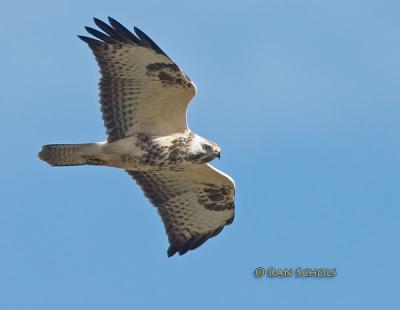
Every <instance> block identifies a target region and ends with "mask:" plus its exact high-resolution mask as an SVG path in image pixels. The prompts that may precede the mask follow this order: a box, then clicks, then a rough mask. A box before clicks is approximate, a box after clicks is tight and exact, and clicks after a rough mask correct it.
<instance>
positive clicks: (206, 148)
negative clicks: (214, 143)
mask: <svg viewBox="0 0 400 310" xmlns="http://www.w3.org/2000/svg"><path fill="white" fill-rule="evenodd" d="M203 149H204V151H207V152H209V151H211V149H212V148H211V145H208V144H203Z"/></svg>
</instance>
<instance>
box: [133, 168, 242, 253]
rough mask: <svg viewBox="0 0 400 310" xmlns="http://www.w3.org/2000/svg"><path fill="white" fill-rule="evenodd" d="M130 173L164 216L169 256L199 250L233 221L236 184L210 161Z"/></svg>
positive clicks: (162, 216)
mask: <svg viewBox="0 0 400 310" xmlns="http://www.w3.org/2000/svg"><path fill="white" fill-rule="evenodd" d="M127 172H128V173H129V174H130V175H131V176H132V177H133V179H134V180H136V182H137V183H138V184H139V185H140V187H141V188H142V190H143V191H144V193H145V195H146V197H147V198H149V200H150V201H151V202H152V203H153V205H154V206H155V207H157V209H158V213H159V214H160V215H161V218H162V220H163V222H164V226H165V230H166V232H167V234H168V239H169V243H170V247H169V249H168V256H172V255H174V254H175V253H176V252H178V253H179V254H180V255H182V254H185V253H186V252H187V251H189V250H194V249H196V248H197V247H199V246H200V245H202V244H203V243H204V242H206V241H207V240H208V239H209V238H211V237H214V236H216V235H217V234H218V233H220V232H221V230H222V229H223V228H224V226H225V225H229V224H231V223H232V221H233V218H234V207H235V204H234V195H235V184H234V182H233V180H232V179H231V178H230V177H229V176H227V175H225V174H224V173H222V172H221V171H219V170H217V169H215V168H214V167H212V166H211V165H209V164H203V165H191V166H188V167H187V168H186V169H185V170H174V171H171V170H159V171H127Z"/></svg>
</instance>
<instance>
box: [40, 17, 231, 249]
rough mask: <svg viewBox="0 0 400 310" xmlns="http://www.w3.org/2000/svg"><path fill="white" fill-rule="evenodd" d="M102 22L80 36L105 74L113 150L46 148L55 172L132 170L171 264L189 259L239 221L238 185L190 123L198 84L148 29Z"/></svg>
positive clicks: (103, 96)
mask: <svg viewBox="0 0 400 310" xmlns="http://www.w3.org/2000/svg"><path fill="white" fill-rule="evenodd" d="M108 21H109V24H107V23H105V22H103V21H101V20H99V19H97V18H95V19H94V22H95V24H96V25H97V26H98V28H99V29H100V30H102V31H99V30H96V29H94V28H90V27H85V28H86V30H87V32H88V33H89V34H91V35H92V36H93V37H95V38H92V37H86V36H79V38H80V39H82V40H83V41H84V42H86V43H87V44H88V45H89V47H90V49H91V50H92V52H93V54H94V56H95V58H96V61H97V63H98V65H99V67H100V73H101V78H100V83H99V86H100V104H101V112H102V114H103V120H104V125H105V127H106V130H107V135H108V139H107V141H106V142H99V143H86V144H51V145H44V146H43V147H42V150H41V152H40V153H39V158H40V159H42V160H43V161H45V162H47V163H48V164H50V165H52V166H75V165H100V166H110V167H116V168H121V169H124V170H126V172H127V173H128V174H129V175H130V176H131V177H132V178H133V179H134V180H135V181H136V182H137V184H138V185H139V186H140V187H141V188H142V190H143V192H144V194H145V196H146V197H147V198H148V199H149V200H150V202H151V203H152V204H153V205H154V206H155V207H156V208H157V210H158V213H159V214H160V216H161V218H162V220H163V222H164V226H165V230H166V233H167V235H168V240H169V243H170V246H169V248H168V252H167V254H168V256H172V255H174V254H175V253H179V254H180V255H182V254H185V253H186V252H187V251H189V250H194V249H196V248H197V247H199V246H200V245H202V244H203V243H204V242H206V241H207V240H208V239H209V238H211V237H214V236H215V235H217V234H218V233H220V232H221V230H222V229H223V227H224V226H225V225H229V224H231V223H232V221H233V218H234V195H235V183H234V181H233V180H232V178H230V177H229V176H228V175H226V174H224V173H223V172H221V171H219V170H217V169H216V168H214V167H213V166H211V165H210V164H208V162H210V161H211V160H213V159H214V158H215V157H219V156H220V150H221V149H220V147H219V146H218V145H217V144H216V143H214V142H212V141H210V140H208V139H205V138H202V137H200V136H199V135H197V134H195V133H193V132H192V131H191V130H190V129H189V127H188V125H187V122H186V112H187V108H188V105H189V101H190V100H191V98H192V97H193V96H194V95H195V94H196V86H195V84H194V83H193V82H192V81H191V80H190V78H189V77H188V76H187V75H186V74H185V73H183V71H182V70H181V69H180V68H179V67H178V66H177V65H176V64H175V63H174V62H173V61H172V60H171V58H169V57H168V56H167V54H165V53H164V52H163V51H162V50H161V48H159V47H158V46H157V45H156V44H155V43H154V42H153V40H151V39H150V38H149V37H148V36H147V35H146V34H144V33H143V32H142V31H141V30H140V29H138V28H136V27H135V28H134V32H135V34H133V33H132V32H130V31H129V30H128V29H127V28H125V27H124V26H123V25H121V24H120V23H119V22H117V21H116V20H115V19H113V18H110V17H109V18H108Z"/></svg>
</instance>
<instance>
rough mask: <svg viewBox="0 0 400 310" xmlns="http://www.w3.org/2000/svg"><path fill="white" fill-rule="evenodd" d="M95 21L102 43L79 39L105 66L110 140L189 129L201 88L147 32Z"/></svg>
mask: <svg viewBox="0 0 400 310" xmlns="http://www.w3.org/2000/svg"><path fill="white" fill-rule="evenodd" d="M108 20H109V22H110V25H108V24H106V23H104V22H102V21H101V20H99V19H97V18H95V19H94V22H95V24H96V25H97V26H98V27H99V28H100V29H101V30H102V31H103V32H101V31H98V30H96V29H93V28H90V27H86V30H87V31H88V32H89V33H90V34H91V35H93V36H94V37H96V39H93V38H89V37H85V36H79V38H81V39H82V40H83V41H85V42H86V43H87V44H88V45H89V47H90V48H91V49H92V51H93V54H94V55H95V57H96V60H97V63H98V64H99V67H100V73H101V79H100V83H99V85H100V103H101V111H102V112H103V119H104V125H105V127H106V129H107V134H108V141H110V142H112V141H115V140H118V139H121V138H124V137H127V136H130V135H133V134H135V133H145V134H151V135H170V134H173V133H176V132H183V131H184V130H186V129H187V124H186V110H187V107H188V104H189V101H190V99H191V98H192V97H193V96H194V95H195V94H196V87H195V85H194V84H193V82H192V81H191V80H190V79H189V77H187V76H186V75H185V74H184V73H183V72H182V71H181V70H180V68H179V67H178V66H177V65H176V64H175V63H174V62H173V61H172V60H171V59H170V58H169V57H168V56H167V55H166V54H165V53H164V52H163V51H162V50H161V49H160V48H159V47H158V46H157V45H156V44H155V43H154V42H153V41H152V40H151V39H150V38H149V37H148V36H147V35H146V34H144V33H143V32H142V31H141V30H139V29H138V28H136V27H135V28H134V30H135V34H136V35H134V34H133V33H132V32H130V31H129V30H128V29H126V28H125V27H124V26H122V25H121V24H120V23H119V22H117V21H116V20H114V19H112V18H110V17H109V18H108Z"/></svg>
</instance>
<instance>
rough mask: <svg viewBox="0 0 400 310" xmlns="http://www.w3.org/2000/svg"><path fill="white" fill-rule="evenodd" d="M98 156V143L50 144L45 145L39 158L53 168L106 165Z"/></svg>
mask: <svg viewBox="0 0 400 310" xmlns="http://www.w3.org/2000/svg"><path fill="white" fill-rule="evenodd" d="M98 154H100V145H99V144H98V143H86V144H48V145H43V147H42V150H41V151H40V153H39V158H40V159H41V160H43V161H45V162H47V163H48V164H49V165H51V166H78V165H104V162H103V161H102V160H101V159H100V158H99V156H96V155H98Z"/></svg>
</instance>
